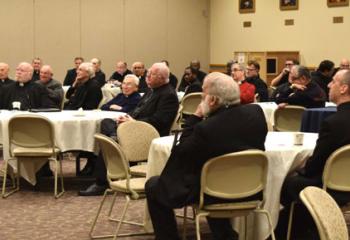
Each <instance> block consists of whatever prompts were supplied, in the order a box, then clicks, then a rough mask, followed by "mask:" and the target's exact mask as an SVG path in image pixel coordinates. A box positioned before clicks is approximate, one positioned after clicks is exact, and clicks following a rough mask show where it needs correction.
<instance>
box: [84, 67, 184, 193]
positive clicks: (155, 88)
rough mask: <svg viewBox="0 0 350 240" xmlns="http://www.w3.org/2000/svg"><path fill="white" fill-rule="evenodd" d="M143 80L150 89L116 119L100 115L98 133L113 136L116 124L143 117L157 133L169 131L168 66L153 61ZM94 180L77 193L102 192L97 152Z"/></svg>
mask: <svg viewBox="0 0 350 240" xmlns="http://www.w3.org/2000/svg"><path fill="white" fill-rule="evenodd" d="M146 82H147V85H148V87H149V88H150V90H149V91H148V92H147V93H146V94H144V95H143V97H142V98H141V100H140V102H139V103H138V104H137V106H136V108H135V109H134V110H133V111H132V112H130V113H129V115H125V116H122V117H119V118H118V119H116V120H113V119H104V120H103V121H102V122H101V133H103V134H105V135H107V136H110V137H112V138H114V139H116V128H117V127H118V124H123V123H124V122H126V121H134V120H138V121H144V122H147V123H149V124H151V125H152V126H153V127H154V128H155V129H157V131H158V132H159V135H160V136H166V135H168V134H169V132H170V128H171V125H172V123H173V121H174V118H175V116H176V114H177V110H178V108H179V101H178V98H177V95H176V92H175V90H174V88H173V87H172V86H171V85H170V84H169V68H168V67H167V66H166V65H165V64H164V63H155V64H153V65H152V67H151V68H150V70H149V72H148V77H147V78H146ZM95 170H96V172H95V175H96V183H94V184H92V185H91V186H89V187H88V188H87V189H86V190H82V191H79V195H80V196H94V195H102V194H103V192H104V190H105V189H106V187H107V184H108V183H107V179H106V166H105V165H104V161H103V159H102V157H101V156H99V157H98V158H97V160H96V169H95Z"/></svg>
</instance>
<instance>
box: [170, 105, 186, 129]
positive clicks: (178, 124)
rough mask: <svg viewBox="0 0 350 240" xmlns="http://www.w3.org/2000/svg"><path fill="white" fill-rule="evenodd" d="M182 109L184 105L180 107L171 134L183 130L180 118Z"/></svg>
mask: <svg viewBox="0 0 350 240" xmlns="http://www.w3.org/2000/svg"><path fill="white" fill-rule="evenodd" d="M182 108H183V107H182V105H179V109H178V110H177V114H176V116H175V118H174V121H173V124H171V128H170V134H171V133H172V131H176V130H179V129H180V128H181V126H180V117H181V112H182Z"/></svg>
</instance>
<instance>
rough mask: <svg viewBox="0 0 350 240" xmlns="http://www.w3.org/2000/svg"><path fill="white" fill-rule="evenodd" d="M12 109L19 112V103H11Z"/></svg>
mask: <svg viewBox="0 0 350 240" xmlns="http://www.w3.org/2000/svg"><path fill="white" fill-rule="evenodd" d="M12 108H13V109H14V110H20V109H21V102H17V101H15V102H12Z"/></svg>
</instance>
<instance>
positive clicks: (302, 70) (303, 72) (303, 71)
mask: <svg viewBox="0 0 350 240" xmlns="http://www.w3.org/2000/svg"><path fill="white" fill-rule="evenodd" d="M293 68H295V69H296V71H297V73H298V77H299V78H301V77H305V78H306V79H308V80H309V79H310V78H311V75H310V71H309V69H307V68H306V67H305V66H302V65H294V66H293Z"/></svg>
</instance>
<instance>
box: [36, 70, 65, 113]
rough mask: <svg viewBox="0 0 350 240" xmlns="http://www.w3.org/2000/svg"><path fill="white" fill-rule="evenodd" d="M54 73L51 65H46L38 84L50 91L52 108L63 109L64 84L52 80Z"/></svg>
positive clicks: (41, 71)
mask: <svg viewBox="0 0 350 240" xmlns="http://www.w3.org/2000/svg"><path fill="white" fill-rule="evenodd" d="M52 76H53V72H52V68H51V66H50V65H44V66H42V67H41V69H40V80H39V81H36V83H38V84H41V85H43V86H45V87H46V89H47V91H48V93H49V94H48V97H49V99H50V100H51V102H52V107H54V108H58V109H60V108H61V103H62V99H63V94H64V93H63V88H62V83H61V82H60V81H57V80H55V79H53V78H52Z"/></svg>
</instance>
